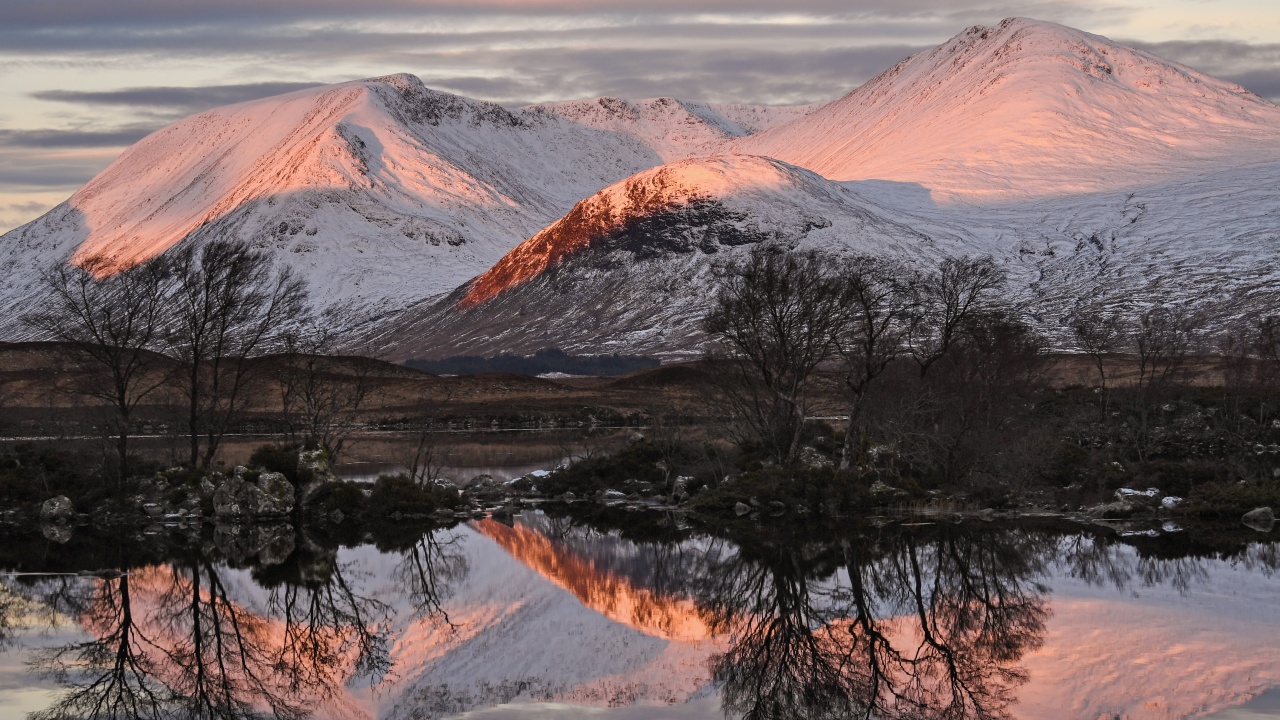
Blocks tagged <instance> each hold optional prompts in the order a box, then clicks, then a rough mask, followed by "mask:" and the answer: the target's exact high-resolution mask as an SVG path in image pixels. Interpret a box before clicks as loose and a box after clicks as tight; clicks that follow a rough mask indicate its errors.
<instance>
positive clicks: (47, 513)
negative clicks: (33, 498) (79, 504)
mask: <svg viewBox="0 0 1280 720" xmlns="http://www.w3.org/2000/svg"><path fill="white" fill-rule="evenodd" d="M75 514H76V509H75V506H73V505H72V504H71V498H69V497H67V496H66V495H59V496H57V497H51V498H49V499H48V500H45V501H44V503H43V504H42V505H40V519H41V520H48V521H51V522H59V523H61V522H66V521H67V520H70V519H71V518H72V517H74V516H75Z"/></svg>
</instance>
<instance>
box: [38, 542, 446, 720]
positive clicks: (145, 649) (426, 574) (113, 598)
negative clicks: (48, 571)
mask: <svg viewBox="0 0 1280 720" xmlns="http://www.w3.org/2000/svg"><path fill="white" fill-rule="evenodd" d="M450 537H452V536H450ZM449 543H450V541H448V540H444V541H442V540H441V539H440V538H438V537H437V536H436V535H435V534H431V533H428V534H426V535H425V536H424V537H422V538H420V539H419V540H418V541H417V543H415V544H414V546H413V547H412V548H410V549H409V550H407V551H405V552H404V559H403V561H402V563H401V566H402V568H411V569H412V572H408V571H405V572H402V573H400V575H401V577H402V580H403V582H404V583H405V587H404V589H403V591H404V593H405V595H406V596H408V597H410V598H411V600H412V601H413V602H414V603H415V604H417V605H416V613H415V614H416V615H417V616H421V617H429V616H435V615H441V614H442V613H443V611H442V610H441V601H440V598H442V597H443V596H444V592H445V591H444V587H443V585H444V583H446V582H447V581H448V580H449V579H450V578H454V577H458V576H459V573H460V572H462V570H463V569H464V566H462V565H461V564H460V563H458V562H457V561H456V557H458V556H457V554H456V553H450V552H447V549H448V548H449V547H450V544H449ZM297 555H298V554H295V556H294V557H292V558H290V560H291V563H286V565H285V566H275V567H271V568H258V569H256V570H255V572H254V577H255V579H256V580H257V583H258V585H259V586H261V587H264V588H265V589H266V590H267V593H266V600H265V602H263V603H262V604H261V606H260V607H251V604H252V603H251V601H250V600H248V599H246V598H245V597H243V596H242V595H243V593H240V594H238V595H240V596H233V595H237V594H235V593H232V592H231V591H230V590H229V587H228V574H229V573H231V572H233V571H231V570H228V568H227V567H226V566H224V565H220V564H215V563H214V562H213V561H212V560H211V559H209V558H206V557H203V556H197V557H195V558H190V559H186V560H184V561H181V562H174V563H173V564H170V565H168V566H149V567H143V568H137V569H134V570H131V571H130V572H128V573H127V574H124V575H121V576H119V577H117V578H112V579H103V580H88V581H79V582H77V583H74V584H72V585H70V586H72V587H74V588H75V590H74V591H71V592H68V590H67V587H68V586H69V584H68V583H51V584H50V585H49V586H48V594H45V593H39V594H40V595H44V597H43V598H41V599H44V600H46V601H47V602H56V603H57V604H58V605H59V606H61V607H62V608H63V609H64V611H66V612H69V613H71V614H72V615H73V616H74V617H76V618H77V620H78V622H79V623H80V624H81V625H82V627H83V628H84V629H85V630H86V631H88V632H89V633H90V635H91V636H92V637H91V639H89V640H85V641H76V642H72V643H67V644H65V645H62V646H58V647H54V648H50V649H48V650H46V651H44V652H42V653H40V654H38V655H37V656H36V657H35V658H34V659H33V660H32V663H31V664H32V668H33V669H34V670H35V671H36V672H37V673H39V674H40V675H41V676H43V677H45V678H47V679H53V680H54V681H56V682H57V683H58V684H59V685H61V686H63V687H64V689H65V692H63V693H62V694H60V695H59V697H58V700H57V701H56V703H55V704H54V705H53V706H51V707H49V708H46V709H44V710H42V711H39V712H37V713H34V714H33V715H32V716H31V717H32V720H64V719H70V718H95V719H98V718H101V719H107V718H156V719H158V718H193V719H195V718H209V719H218V720H223V719H228V720H229V719H234V718H245V719H248V718H259V717H272V718H278V719H282V720H287V719H290V718H304V717H308V716H310V715H311V714H312V713H314V712H315V711H316V710H317V709H318V708H321V707H325V706H326V704H327V703H332V702H334V701H336V700H338V691H339V690H340V689H341V688H343V687H344V686H346V685H349V684H350V683H352V682H354V681H356V680H360V679H367V680H368V682H369V683H370V684H372V685H376V684H377V683H379V682H381V680H382V679H383V677H384V676H385V675H386V674H387V673H388V672H389V671H390V669H391V658H390V654H389V643H388V638H387V633H388V632H389V630H390V627H391V625H392V609H391V606H389V605H388V604H386V603H384V602H382V601H380V600H378V599H375V598H373V597H370V596H367V595H364V594H362V593H361V592H360V591H358V590H357V589H356V588H357V587H360V586H361V585H363V583H356V582H352V581H351V578H350V577H349V576H350V574H351V573H352V572H353V568H352V567H351V564H350V563H345V564H344V563H339V562H337V561H336V560H335V556H334V555H333V554H332V553H328V554H325V553H321V554H320V555H319V557H310V558H307V559H305V560H304V561H301V562H300V561H299V558H298V557H297ZM122 565H123V566H124V567H128V563H127V562H125V563H122ZM241 579H242V578H241ZM232 584H233V585H234V584H235V583H232Z"/></svg>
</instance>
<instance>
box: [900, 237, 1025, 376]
mask: <svg viewBox="0 0 1280 720" xmlns="http://www.w3.org/2000/svg"><path fill="white" fill-rule="evenodd" d="M1006 280H1007V278H1006V276H1005V272H1004V271H1003V270H1001V269H1000V268H999V267H997V266H996V263H995V261H994V260H992V259H991V258H990V257H976V258H971V257H961V258H950V257H949V258H944V259H943V260H942V261H941V262H939V263H938V268H937V269H936V270H933V271H930V272H924V273H918V274H917V275H916V277H915V278H913V280H912V282H911V286H910V287H911V294H912V300H913V302H912V304H911V308H912V312H911V317H910V322H909V323H908V325H907V347H908V349H909V351H910V353H911V356H912V358H914V359H915V361H916V364H917V365H918V366H919V367H920V376H921V377H924V375H925V374H926V373H927V372H928V371H929V368H930V367H932V366H933V364H934V363H936V362H937V361H938V360H941V359H942V358H943V356H945V355H946V354H947V352H948V351H949V350H951V347H952V345H953V344H955V342H956V340H957V339H958V338H959V336H960V333H961V331H962V329H963V327H964V323H965V322H966V321H967V320H968V319H969V318H970V317H971V316H972V315H973V314H975V313H978V312H982V311H984V310H990V309H991V307H992V306H993V305H994V304H995V303H996V299H997V298H996V296H997V294H998V293H999V292H1000V291H1001V290H1002V289H1003V288H1004V286H1005V283H1006Z"/></svg>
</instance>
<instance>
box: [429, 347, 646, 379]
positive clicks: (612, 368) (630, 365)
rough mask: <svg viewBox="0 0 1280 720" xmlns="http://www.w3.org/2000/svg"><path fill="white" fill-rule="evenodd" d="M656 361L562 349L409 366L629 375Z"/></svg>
mask: <svg viewBox="0 0 1280 720" xmlns="http://www.w3.org/2000/svg"><path fill="white" fill-rule="evenodd" d="M660 364H661V362H660V361H659V360H657V359H655V358H649V357H642V356H639V355H569V354H567V353H565V352H564V351H562V350H560V349H558V348H547V349H545V350H539V351H538V352H536V353H534V354H532V355H510V354H506V353H503V354H502V355H495V356H494V357H491V358H486V357H480V356H479V355H458V356H455V357H447V358H441V359H440V360H422V359H418V358H414V359H413V360H409V361H408V362H406V363H405V365H408V366H409V367H411V368H415V369H417V370H425V371H426V372H429V373H433V374H435V375H475V374H477V373H513V374H516V375H545V374H546V373H564V374H565V375H625V374H627V373H632V372H637V371H639V370H648V369H649V368H655V367H658V365H660Z"/></svg>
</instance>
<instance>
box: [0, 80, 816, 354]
mask: <svg viewBox="0 0 1280 720" xmlns="http://www.w3.org/2000/svg"><path fill="white" fill-rule="evenodd" d="M590 108H598V109H599V112H591V111H589V110H590ZM775 112H776V115H777V117H775ZM800 112H801V111H798V110H795V109H790V108H787V109H779V110H777V111H775V110H774V109H771V108H750V107H739V106H729V107H725V108H723V109H721V110H717V109H716V108H714V107H712V106H707V105H698V104H683V103H680V102H678V101H673V100H666V99H660V100H649V101H640V102H637V103H625V102H622V101H614V100H609V99H602V100H600V101H581V102H577V103H568V104H562V105H558V106H539V107H531V108H526V109H520V110H508V109H505V108H503V107H500V106H497V105H494V104H492V103H485V102H480V101H476V100H470V99H467V98H462V97H458V96H454V95H449V94H446V93H441V92H437V91H434V90H431V89H428V88H426V87H425V86H423V85H422V83H421V81H419V80H418V79H417V78H415V77H413V76H411V75H394V76H389V77H384V78H375V79H372V80H364V81H358V82H349V83H342V84H339V85H332V86H326V87H320V88H314V89H308V90H302V91H298V92H294V93H290V94H287V95H282V96H279V97H274V98H268V99H265V100H258V101H253V102H247V103H241V104H238V105H232V106H228V107H223V108H217V109H214V110H210V111H208V112H204V113H201V114H199V115H195V116H193V117H190V118H187V119H185V120H182V121H179V122H177V123H174V124H173V125H170V126H168V127H166V128H164V129H162V130H159V131H157V132H156V133H153V134H152V135H150V136H148V137H146V138H144V139H143V140H141V141H140V142H138V143H137V144H136V145H134V146H133V147H131V148H129V149H128V150H126V151H125V152H124V154H122V155H121V156H120V157H119V158H118V159H117V160H116V161H115V162H114V163H112V164H111V166H110V167H108V168H107V169H106V170H104V171H103V172H102V173H101V174H99V175H98V176H97V177H95V178H94V179H93V180H91V181H90V182H89V183H88V184H87V185H85V187H84V188H82V189H81V190H80V191H78V192H77V193H75V194H74V195H73V196H72V197H71V198H69V199H68V200H67V201H66V202H65V203H63V204H61V205H59V206H58V207H57V208H54V209H53V210H51V211H50V212H49V213H47V214H46V215H44V216H43V217H41V218H39V219H37V220H35V221H33V222H31V223H29V224H27V225H25V226H23V227H20V228H17V229H15V230H13V231H11V232H9V233H7V234H5V235H4V236H3V237H2V238H0V277H3V278H4V280H3V281H0V336H4V337H13V336H15V334H18V330H17V328H16V327H15V323H14V322H13V321H14V320H15V319H16V318H17V317H18V316H19V315H20V314H21V312H22V308H23V307H24V303H25V302H26V300H27V298H29V297H31V294H32V292H33V291H34V288H33V283H34V280H35V279H36V277H37V276H38V274H39V271H40V270H42V269H44V268H46V267H48V266H49V265H50V264H52V263H55V262H60V261H65V260H67V259H69V258H70V259H78V258H85V257H89V256H93V255H106V256H108V257H110V258H113V259H115V260H116V261H117V262H119V263H124V264H127V263H131V262H136V261H139V260H143V259H146V258H149V257H152V256H154V255H156V254H158V253H161V252H164V251H165V250H167V249H169V248H171V247H173V246H175V245H177V244H179V243H183V242H196V243H198V242H201V241H202V240H204V239H206V238H211V237H225V236H228V235H230V236H233V237H241V238H246V239H250V240H252V241H254V242H255V243H256V244H258V245H259V246H261V247H266V248H270V249H272V250H273V251H274V252H275V253H276V254H277V255H278V256H279V257H280V258H281V259H282V260H284V261H286V262H288V263H290V264H292V265H293V266H295V268H297V269H298V270H300V271H301V272H302V273H303V274H304V275H305V276H306V277H307V279H308V280H309V281H310V283H311V286H312V289H313V294H314V295H315V296H316V298H317V299H318V300H319V301H320V302H321V304H324V305H328V304H331V303H334V302H340V301H348V302H351V303H353V304H354V306H355V308H356V309H357V310H358V311H359V312H360V313H361V314H364V315H376V314H380V313H385V312H392V311H395V310H398V309H399V308H401V307H403V306H404V305H405V304H408V303H411V302H413V301H417V300H420V299H422V298H424V297H427V296H430V295H434V294H438V293H441V292H445V291H448V290H450V289H452V288H453V287H455V286H457V285H458V284H459V283H461V282H463V281H465V280H467V279H469V278H471V277H473V276H475V275H476V274H478V273H480V272H483V271H484V270H485V269H487V268H488V267H489V266H490V265H492V264H493V263H494V262H495V261H496V260H498V259H499V258H500V257H502V255H503V253H505V252H506V251H508V250H510V249H511V248H513V247H514V246H515V245H516V244H518V243H519V242H520V241H521V240H523V239H525V238H527V237H528V236H530V235H532V234H533V233H534V232H536V231H537V230H538V229H539V228H541V227H543V226H545V225H547V224H548V223H550V222H552V221H554V220H555V219H556V218H557V217H559V216H561V215H563V214H564V213H565V212H566V211H568V210H569V209H570V208H571V207H572V206H573V204H574V203H575V202H577V201H578V200H580V199H581V198H583V197H585V196H588V195H590V194H591V193H593V192H595V191H596V190H599V189H600V188H602V187H604V186H606V185H608V184H610V183H612V182H615V181H617V180H619V179H621V178H624V177H626V176H628V175H631V174H633V173H635V172H638V171H640V170H644V169H646V168H650V167H653V166H655V165H658V164H660V163H662V162H665V161H668V160H672V159H676V158H680V157H684V156H686V155H687V154H690V153H696V152H702V151H703V150H704V149H705V147H707V146H708V144H710V143H714V142H723V141H725V140H727V139H729V138H732V137H740V136H742V135H745V134H746V133H748V132H750V131H751V130H752V129H754V128H758V127H764V126H767V125H770V124H775V123H776V122H777V119H778V118H790V117H795V116H797V115H798V114H799V113H800Z"/></svg>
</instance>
